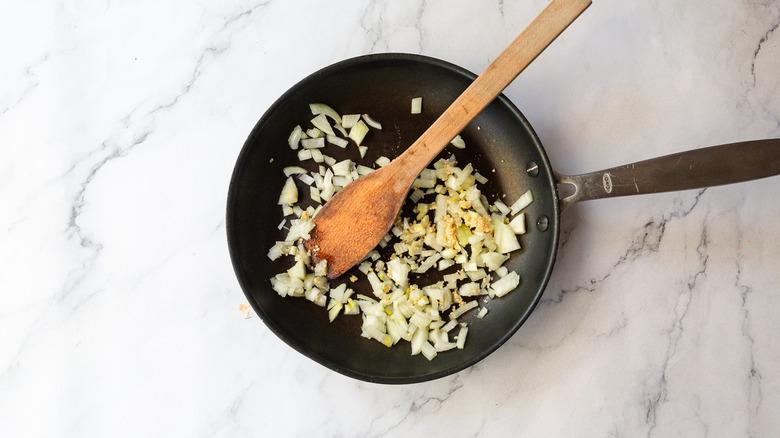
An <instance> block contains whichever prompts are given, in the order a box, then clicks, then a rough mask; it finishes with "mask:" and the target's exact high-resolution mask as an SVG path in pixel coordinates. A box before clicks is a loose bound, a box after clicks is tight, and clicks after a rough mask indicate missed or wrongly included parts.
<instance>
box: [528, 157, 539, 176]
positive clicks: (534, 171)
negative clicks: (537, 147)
mask: <svg viewBox="0 0 780 438" xmlns="http://www.w3.org/2000/svg"><path fill="white" fill-rule="evenodd" d="M525 171H526V172H528V175H530V176H531V177H536V176H537V175H539V165H538V164H536V161H534V160H531V161H529V162H528V164H527V165H526V166H525Z"/></svg>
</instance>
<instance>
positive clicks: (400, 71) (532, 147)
mask: <svg viewBox="0 0 780 438" xmlns="http://www.w3.org/2000/svg"><path fill="white" fill-rule="evenodd" d="M475 77H476V76H475V75H474V74H473V73H470V72H468V71H466V70H464V69H462V68H459V67H457V66H455V65H452V64H449V63H446V62H443V61H440V60H437V59H433V58H428V57H423V56H418V55H408V54H382V55H370V56H363V57H358V58H353V59H349V60H346V61H343V62H340V63H337V64H334V65H332V66H329V67H326V68H324V69H322V70H320V71H318V72H316V73H314V74H312V75H311V76H309V77H307V78H305V79H304V80H302V81H301V82H299V83H298V84H296V85H295V86H294V87H293V88H291V89H290V90H289V91H288V92H287V93H285V94H284V95H283V96H282V97H280V98H279V100H277V101H276V102H275V103H274V104H273V105H272V106H271V107H270V108H269V109H268V111H267V112H266V113H265V114H264V115H263V117H262V118H261V119H260V121H259V122H258V123H257V125H256V126H255V128H254V129H253V130H252V132H251V134H250V135H249V137H248V139H247V141H246V143H245V144H244V147H243V149H242V151H241V154H240V155H239V158H238V161H237V163H236V166H235V169H234V173H233V177H232V181H231V184H230V191H229V194H228V203H227V235H228V244H229V247H230V254H231V258H232V261H233V266H234V268H235V272H236V275H237V277H238V281H239V283H240V285H241V287H242V289H243V290H244V293H245V294H246V296H247V299H248V300H249V302H250V303H251V305H252V307H253V308H254V310H255V311H256V312H257V314H258V315H259V316H260V317H261V318H262V319H263V321H264V322H265V324H266V325H267V326H268V328H270V329H271V330H272V331H273V332H274V333H275V334H276V335H278V336H279V337H280V338H281V339H282V340H284V341H285V342H286V343H287V344H289V345H290V346H292V347H293V348H295V349H296V350H297V351H299V352H301V353H303V354H304V355H306V356H308V357H310V358H311V359H314V360H315V361H317V362H319V363H321V364H322V365H324V366H326V367H328V368H331V369H333V370H335V371H338V372H340V373H342V374H345V375H348V376H351V377H354V378H357V379H361V380H366V381H372V382H380V383H412V382H420V381H425V380H431V379H435V378H438V377H442V376H445V375H448V374H452V373H454V372H457V371H459V370H462V369H463V368H466V367H468V366H470V365H472V364H474V363H476V362H477V361H479V360H481V359H483V358H484V357H486V356H487V355H488V354H490V353H491V352H492V351H494V350H495V349H496V348H498V347H499V346H501V345H502V344H503V343H504V342H506V341H507V340H508V339H509V338H510V337H511V336H512V334H513V333H515V331H516V330H517V329H518V328H519V327H520V325H522V323H523V322H524V321H525V320H526V319H527V317H528V316H529V314H530V312H531V311H532V310H533V308H534V306H535V305H536V303H537V302H538V301H539V299H540V297H541V295H542V292H543V290H544V287H545V285H546V284H547V281H548V279H549V277H550V274H551V270H552V266H553V263H554V260H555V255H556V249H557V243H558V234H559V219H558V213H559V210H558V198H557V193H556V189H555V183H554V179H553V175H552V169H551V168H550V164H549V162H548V160H547V156H546V155H545V152H544V150H543V148H542V146H541V144H540V142H539V139H538V138H537V136H536V134H535V133H534V131H533V129H532V128H531V126H530V125H529V124H528V121H527V120H526V119H525V117H523V115H522V114H521V113H520V111H519V110H518V109H517V108H516V107H515V106H514V105H513V104H512V103H511V102H510V101H509V100H508V99H507V98H506V97H505V96H504V95H501V96H499V98H497V99H496V100H495V101H494V102H493V103H492V104H490V105H489V106H488V107H487V108H486V109H485V110H484V111H483V112H482V113H481V114H480V115H478V116H477V117H476V118H475V119H474V120H473V121H472V122H471V123H470V124H469V125H468V126H467V127H466V129H465V130H464V131H463V132H462V134H461V136H462V137H463V139H464V140H465V142H466V145H467V147H466V149H465V150H459V149H455V148H452V147H448V148H447V149H445V151H444V152H443V153H442V156H443V157H448V156H450V155H451V154H454V155H455V157H456V158H457V160H458V163H459V165H460V166H464V165H466V164H467V163H469V162H471V163H472V164H473V165H474V167H475V168H476V169H477V170H478V171H479V172H480V173H481V174H482V175H485V176H486V177H488V178H489V179H490V181H489V183H488V184H487V185H486V186H484V187H483V193H485V194H486V195H487V196H488V198H489V199H490V201H491V202H492V201H494V200H495V199H496V197H498V196H501V199H502V200H503V201H504V202H505V203H507V204H511V203H512V202H514V200H516V199H517V198H518V197H519V196H520V195H521V194H522V193H523V192H525V191H526V190H528V189H531V190H532V191H533V194H534V198H535V199H534V202H533V203H532V204H531V206H530V207H528V209H527V210H526V214H527V228H528V233H527V234H525V235H523V236H521V237H520V243H521V245H522V246H523V249H522V250H521V251H520V252H515V253H513V255H512V258H511V259H510V261H509V262H507V264H506V266H507V267H508V268H509V269H510V270H516V271H517V272H518V273H519V274H520V277H521V283H520V286H519V287H518V289H517V290H515V291H513V292H511V293H509V294H508V295H506V296H505V297H503V298H497V299H495V300H492V301H490V302H489V303H487V304H486V307H487V308H488V310H489V313H488V314H487V316H485V317H484V318H483V319H476V318H475V316H474V312H472V313H470V314H467V315H466V316H464V317H462V318H461V320H462V321H465V322H468V323H469V334H468V340H467V342H466V347H465V348H464V349H463V350H450V351H447V352H443V353H440V354H439V355H438V356H437V357H436V358H434V360H432V361H428V360H427V359H425V357H423V356H422V355H417V356H411V355H410V351H411V348H410V345H409V343H407V342H405V341H400V342H399V344H397V345H396V346H394V347H393V348H387V347H385V346H383V345H381V344H379V343H378V342H376V341H374V340H368V339H365V338H362V337H361V336H360V325H361V323H362V321H361V317H360V316H357V315H340V316H339V317H338V318H337V319H336V320H335V321H334V322H333V323H330V322H328V314H327V311H326V310H325V309H324V308H322V307H318V306H316V305H315V304H313V303H311V302H309V301H307V300H305V299H303V298H289V297H288V298H282V297H280V296H279V295H278V294H277V293H276V292H274V291H273V290H272V289H271V285H270V282H269V279H270V278H271V277H272V276H274V275H275V274H277V273H279V272H282V271H284V270H286V269H288V268H289V267H290V266H291V265H292V263H293V262H292V258H291V257H282V258H280V259H278V260H276V261H274V262H271V261H270V260H269V259H268V258H267V256H266V253H267V252H268V250H269V248H270V247H271V246H273V244H274V242H275V241H277V240H282V239H283V238H284V235H285V234H286V231H284V230H281V231H280V230H278V229H277V226H278V225H279V223H280V222H281V221H282V218H283V216H282V212H281V208H280V207H279V206H278V205H277V200H278V196H279V192H280V191H281V188H282V186H283V184H284V182H285V180H286V177H285V176H284V174H283V173H282V169H283V168H284V167H286V166H291V165H299V162H298V160H297V154H296V151H293V150H291V149H290V148H289V147H288V146H287V137H288V136H289V134H290V132H291V131H292V129H293V128H294V127H295V126H296V125H299V124H300V125H301V126H303V127H306V126H307V124H308V121H309V120H310V119H311V118H312V117H313V116H312V115H311V112H310V110H309V107H308V104H309V103H314V102H321V103H325V104H328V105H330V106H331V107H333V108H334V109H336V110H337V111H339V112H340V113H342V114H350V113H368V114H370V115H371V116H372V117H373V118H374V119H376V120H377V121H379V122H380V123H382V124H383V129H382V130H381V131H378V130H372V131H371V132H370V133H369V135H368V136H367V137H366V139H365V140H364V144H366V145H367V146H368V147H369V149H368V153H367V154H366V157H365V158H364V159H360V158H359V155H358V153H357V149H356V147H355V146H354V144H353V143H350V145H349V146H348V147H347V148H346V150H342V149H340V148H338V147H336V146H332V145H331V146H328V147H327V148H326V149H327V150H326V151H325V153H326V154H327V155H330V156H333V157H334V158H336V159H338V160H342V159H345V158H351V159H352V160H354V161H358V162H360V163H362V164H364V165H367V166H373V167H376V166H375V165H373V162H374V160H375V159H376V158H378V157H380V156H386V157H388V158H391V159H392V158H394V157H396V156H397V155H398V154H400V153H401V152H402V151H403V150H404V149H405V148H406V147H408V146H409V145H411V144H412V142H413V141H414V140H415V139H416V138H417V137H418V136H419V135H420V134H422V132H423V131H424V130H425V129H426V128H427V127H428V126H429V125H430V124H431V123H432V122H433V121H434V120H435V119H436V117H438V115H439V114H441V113H442V112H443V111H444V110H445V109H446V108H447V106H448V105H449V104H450V103H451V102H452V101H454V100H455V98H456V97H457V96H458V95H460V93H461V92H462V91H463V90H464V89H465V88H466V87H467V86H468V85H469V84H470V83H471V82H472V81H473V79H474V78H475ZM259 86H262V84H260V85H259ZM418 96H419V97H422V98H423V113H422V114H418V115H412V114H410V102H411V99H412V98H414V97H418ZM369 163H371V164H369ZM529 163H530V165H531V167H533V165H534V164H535V165H536V170H535V171H531V172H528V171H527V169H528V167H529ZM314 165H315V163H313V162H312V161H310V160H309V161H306V162H304V164H301V166H302V167H305V168H307V169H309V170H311V169H313V168H314V167H313V166H314ZM298 184H299V193H300V195H301V200H300V201H299V203H300V205H303V206H304V207H305V206H306V205H309V204H310V203H311V200H310V199H309V198H308V190H301V189H302V188H303V187H304V186H303V185H302V183H300V181H299V182H298ZM504 194H505V195H506V197H503V195H504ZM315 205H316V204H315ZM537 222H539V223H540V224H541V225H540V226H537ZM454 269H455V268H454V267H453V268H450V269H449V270H447V271H444V272H443V273H442V272H438V271H435V270H431V271H429V272H428V273H426V274H423V275H412V276H411V281H412V282H414V283H417V284H419V285H421V286H424V285H427V284H430V283H434V282H436V281H438V280H440V279H441V276H442V275H443V274H446V273H450V272H452V271H453V270H454ZM353 274H354V275H356V276H357V277H358V279H359V280H358V281H356V282H355V283H351V282H350V281H349V277H350V276H351V275H353ZM341 282H348V284H349V286H350V287H352V288H353V289H355V290H356V291H357V292H358V293H365V294H367V295H370V288H369V285H368V282H367V281H366V280H365V276H364V275H363V274H362V273H360V272H359V271H357V269H355V268H353V270H352V271H350V272H347V273H346V274H344V275H343V276H342V277H340V278H339V279H337V280H334V281H332V282H331V286H336V285H338V284H340V283H341ZM480 299H484V297H481V298H480Z"/></svg>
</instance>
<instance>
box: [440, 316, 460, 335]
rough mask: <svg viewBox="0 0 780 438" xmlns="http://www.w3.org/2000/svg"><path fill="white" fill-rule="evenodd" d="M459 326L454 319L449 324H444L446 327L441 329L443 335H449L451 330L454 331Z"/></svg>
mask: <svg viewBox="0 0 780 438" xmlns="http://www.w3.org/2000/svg"><path fill="white" fill-rule="evenodd" d="M457 326H458V321H455V320H454V319H452V320H450V321H449V322H448V323H447V324H444V327H442V328H441V331H442V333H447V332H449V331H450V330H452V329H454V328H455V327H457Z"/></svg>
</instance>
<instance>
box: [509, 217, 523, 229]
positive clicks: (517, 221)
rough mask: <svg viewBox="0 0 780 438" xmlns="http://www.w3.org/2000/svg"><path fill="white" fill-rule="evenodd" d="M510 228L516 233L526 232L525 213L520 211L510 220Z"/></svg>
mask: <svg viewBox="0 0 780 438" xmlns="http://www.w3.org/2000/svg"><path fill="white" fill-rule="evenodd" d="M509 228H511V229H512V231H514V233H515V234H525V213H520V214H519V215H517V216H516V217H515V218H514V219H512V220H511V221H510V222H509Z"/></svg>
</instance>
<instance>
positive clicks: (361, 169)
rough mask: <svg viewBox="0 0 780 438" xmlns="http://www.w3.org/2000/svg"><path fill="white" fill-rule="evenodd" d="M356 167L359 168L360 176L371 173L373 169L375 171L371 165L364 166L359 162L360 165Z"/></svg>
mask: <svg viewBox="0 0 780 438" xmlns="http://www.w3.org/2000/svg"><path fill="white" fill-rule="evenodd" d="M356 169H357V173H358V175H360V176H363V175H368V174H369V173H371V172H373V171H374V169H372V168H370V167H366V166H362V165H360V164H358V165H357V166H356Z"/></svg>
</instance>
